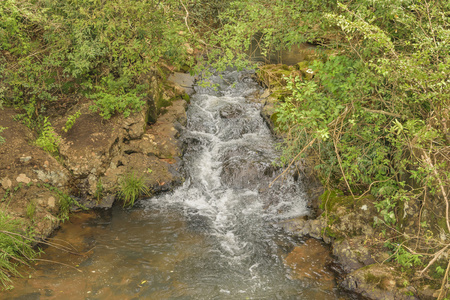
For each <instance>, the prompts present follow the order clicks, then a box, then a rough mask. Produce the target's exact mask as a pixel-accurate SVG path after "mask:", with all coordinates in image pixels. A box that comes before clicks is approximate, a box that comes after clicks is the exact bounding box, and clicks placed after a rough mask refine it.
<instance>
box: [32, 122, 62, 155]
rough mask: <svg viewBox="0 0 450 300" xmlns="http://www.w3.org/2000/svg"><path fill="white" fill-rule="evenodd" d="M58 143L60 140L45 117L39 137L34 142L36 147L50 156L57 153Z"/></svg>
mask: <svg viewBox="0 0 450 300" xmlns="http://www.w3.org/2000/svg"><path fill="white" fill-rule="evenodd" d="M60 142H61V138H60V137H59V136H58V135H57V134H56V132H55V130H54V128H53V126H52V124H51V123H50V121H49V120H48V118H47V117H46V118H45V119H44V123H43V124H42V127H41V130H40V134H39V137H38V139H37V140H36V145H37V146H38V147H41V148H42V149H44V151H46V152H48V153H50V154H56V153H58V150H59V143H60Z"/></svg>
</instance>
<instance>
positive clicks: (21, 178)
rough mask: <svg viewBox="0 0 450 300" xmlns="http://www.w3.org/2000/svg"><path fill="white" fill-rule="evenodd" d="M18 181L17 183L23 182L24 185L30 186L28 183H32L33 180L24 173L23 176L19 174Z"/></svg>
mask: <svg viewBox="0 0 450 300" xmlns="http://www.w3.org/2000/svg"><path fill="white" fill-rule="evenodd" d="M16 181H17V182H23V183H25V184H28V183H30V182H31V179H30V178H28V177H27V175H25V174H23V173H22V174H19V176H17V178H16Z"/></svg>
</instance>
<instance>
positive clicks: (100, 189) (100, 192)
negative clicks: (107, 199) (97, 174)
mask: <svg viewBox="0 0 450 300" xmlns="http://www.w3.org/2000/svg"><path fill="white" fill-rule="evenodd" d="M103 190H104V188H103V182H102V179H101V178H99V179H98V181H97V186H96V189H95V194H94V197H95V198H97V203H99V202H100V200H101V199H102V198H103Z"/></svg>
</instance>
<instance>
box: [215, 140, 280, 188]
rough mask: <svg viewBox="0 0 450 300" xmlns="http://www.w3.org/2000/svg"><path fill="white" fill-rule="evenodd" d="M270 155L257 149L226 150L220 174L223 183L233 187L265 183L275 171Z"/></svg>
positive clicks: (252, 186) (246, 186) (247, 186)
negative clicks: (265, 154) (266, 155)
mask: <svg viewBox="0 0 450 300" xmlns="http://www.w3.org/2000/svg"><path fill="white" fill-rule="evenodd" d="M276 169H277V168H276V167H274V166H273V165H272V160H271V158H270V157H267V159H265V157H264V154H263V155H262V157H261V153H259V154H258V152H257V151H255V150H252V149H249V148H245V147H238V148H235V149H231V150H228V151H227V152H226V153H224V155H223V166H222V172H221V174H220V177H221V180H222V182H223V183H225V184H226V185H228V186H230V187H234V188H250V187H251V188H254V187H256V186H259V185H267V184H268V183H269V181H270V179H271V178H272V177H273V175H274V174H275V171H276Z"/></svg>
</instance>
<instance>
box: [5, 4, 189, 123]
mask: <svg viewBox="0 0 450 300" xmlns="http://www.w3.org/2000/svg"><path fill="white" fill-rule="evenodd" d="M184 16H185V11H184V9H183V7H181V6H180V2H179V1H175V0H167V1H164V2H156V1H138V2H136V1H131V0H124V1H120V2H115V1H103V2H101V1H87V0H82V1H75V2H74V1H72V0H37V1H31V2H30V1H26V0H7V1H1V2H0V24H1V25H0V76H1V80H0V91H1V92H0V99H1V101H2V102H3V101H5V103H6V104H8V105H16V106H18V107H20V108H22V109H24V117H25V118H26V119H28V120H29V121H32V120H34V119H36V118H37V117H38V115H41V114H45V112H46V110H47V108H48V107H49V106H51V105H53V104H54V102H56V101H64V100H63V99H66V98H67V97H65V96H64V95H66V94H72V93H83V94H91V93H92V92H94V93H97V95H96V96H97V97H96V99H97V103H96V104H95V105H96V106H97V107H98V108H99V110H100V111H101V112H104V116H106V117H108V116H109V115H110V114H111V113H112V112H114V111H124V112H126V113H127V112H128V111H129V110H134V109H139V108H141V107H142V106H141V105H139V104H136V103H137V101H138V99H137V98H138V97H141V96H142V95H140V94H136V92H134V91H133V89H134V88H135V85H136V84H137V83H139V82H140V81H141V79H142V77H143V76H145V75H146V74H148V73H149V72H150V71H152V70H154V69H155V66H156V64H157V63H159V62H161V61H164V60H165V61H167V62H169V63H171V64H173V65H175V66H178V67H180V66H183V65H186V64H187V65H192V63H193V59H192V56H190V55H189V54H188V53H187V49H188V47H187V46H186V44H187V43H188V42H190V43H191V44H192V45H193V44H194V41H193V40H192V37H193V35H192V34H186V23H185V20H184ZM105 77H108V78H110V77H113V78H114V80H116V81H121V80H122V78H127V80H129V81H130V88H129V90H128V91H123V92H121V93H112V92H110V91H109V86H108V83H107V82H104V81H103V80H102V78H105ZM61 96H63V97H61ZM114 99H115V100H119V101H121V102H123V103H125V104H124V105H120V106H118V107H115V108H111V109H110V106H111V105H112V104H111V103H112V102H113V101H114Z"/></svg>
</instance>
